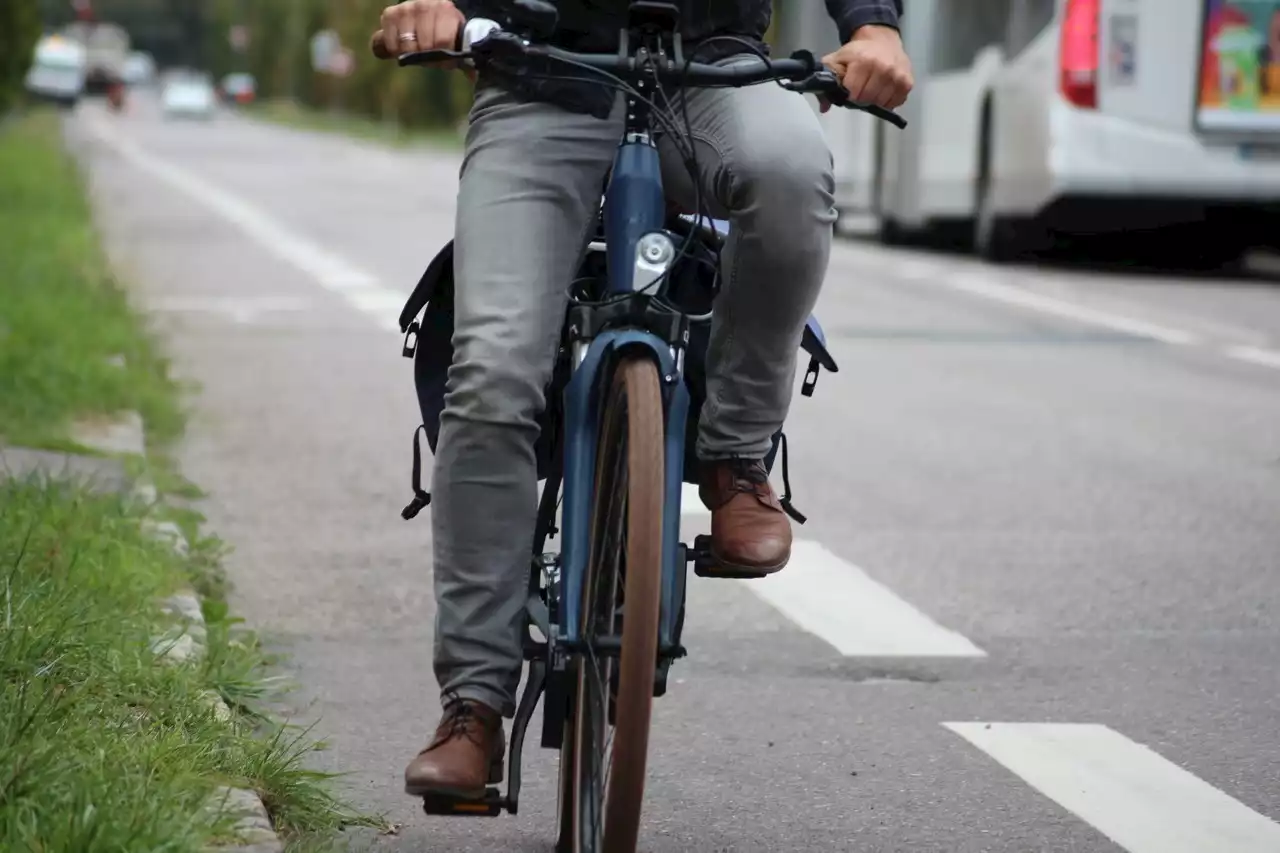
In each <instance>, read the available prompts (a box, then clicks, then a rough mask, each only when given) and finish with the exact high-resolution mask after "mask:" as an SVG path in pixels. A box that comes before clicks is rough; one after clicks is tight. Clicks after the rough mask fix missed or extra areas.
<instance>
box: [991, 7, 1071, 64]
mask: <svg viewBox="0 0 1280 853" xmlns="http://www.w3.org/2000/svg"><path fill="white" fill-rule="evenodd" d="M1057 5H1058V4H1057V0H1014V2H1013V8H1012V10H1010V11H1011V13H1010V15H1009V28H1008V29H1007V30H1006V32H1005V37H1004V55H1005V57H1006V58H1009V59H1012V58H1013V57H1015V56H1017V55H1018V54H1019V53H1022V51H1024V50H1026V49H1027V46H1028V45H1030V44H1031V42H1033V41H1035V40H1036V37H1037V36H1039V35H1040V34H1041V33H1042V32H1044V30H1045V27H1047V26H1049V24H1051V23H1052V22H1053V17H1054V13H1055V12H1056V11H1057Z"/></svg>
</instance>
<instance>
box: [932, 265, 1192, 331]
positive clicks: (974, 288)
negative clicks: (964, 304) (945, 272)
mask: <svg viewBox="0 0 1280 853" xmlns="http://www.w3.org/2000/svg"><path fill="white" fill-rule="evenodd" d="M937 281H938V282H939V283H940V284H942V285H944V286H946V287H949V288H951V289H952V290H959V291H962V292H964V293H970V294H973V295H974V296H980V297H982V298H984V299H991V300H995V301H997V302H1003V303H1005V304H1008V305H1017V306H1019V307H1023V308H1030V309H1032V310H1034V311H1039V312H1041V313H1042V314H1052V315H1054V316H1056V317H1062V318H1064V319H1067V320H1074V321H1076V322H1080V323H1088V324H1089V325H1093V326H1101V327H1103V328H1106V329H1112V330H1114V331H1118V332H1124V333H1125V334H1130V335H1134V336H1136V337H1140V338H1151V339H1152V340H1157V341H1162V342H1164V343H1167V344H1175V345H1179V346H1192V345H1196V344H1199V343H1200V342H1201V339H1200V338H1199V337H1198V336H1196V335H1194V334H1192V333H1191V332H1188V331H1186V330H1184V329H1175V328H1172V327H1170V326H1162V325H1160V324H1158V323H1151V322H1148V321H1146V320H1138V319H1136V318H1133V317H1125V316H1122V315H1120V314H1113V313H1111V312H1110V311H1102V310H1099V309H1097V308H1089V307H1088V306H1085V305H1080V304H1077V303H1074V302H1068V301H1066V300H1062V299H1057V298H1055V297H1052V296H1045V295H1044V294H1042V293H1035V292H1033V291H1030V290H1027V289H1025V288H1020V287H1014V286H1012V285H1008V284H1000V283H999V282H996V281H991V280H990V279H988V278H986V277H984V276H980V275H976V274H973V273H958V274H953V275H950V276H946V277H945V278H941V279H937Z"/></svg>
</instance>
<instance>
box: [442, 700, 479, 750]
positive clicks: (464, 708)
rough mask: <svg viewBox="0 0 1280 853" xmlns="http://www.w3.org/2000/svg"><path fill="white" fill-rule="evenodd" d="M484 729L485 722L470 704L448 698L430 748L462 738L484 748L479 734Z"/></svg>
mask: <svg viewBox="0 0 1280 853" xmlns="http://www.w3.org/2000/svg"><path fill="white" fill-rule="evenodd" d="M485 727H486V723H485V721H484V720H483V719H482V718H481V717H480V715H479V714H477V713H476V709H475V708H474V707H473V706H472V705H471V703H470V702H464V701H462V700H461V699H459V698H457V697H450V698H449V701H448V702H447V703H446V705H445V711H444V717H443V718H442V719H441V720H440V727H439V728H438V729H437V730H436V738H435V742H434V743H433V744H432V746H433V747H434V746H440V745H441V744H443V743H446V742H447V741H451V740H454V739H455V738H460V737H464V738H466V739H467V740H469V741H471V742H472V743H474V744H475V745H476V746H484V742H483V741H482V740H481V739H480V732H483V731H484V729H485Z"/></svg>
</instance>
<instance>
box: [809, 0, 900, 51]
mask: <svg viewBox="0 0 1280 853" xmlns="http://www.w3.org/2000/svg"><path fill="white" fill-rule="evenodd" d="M826 2H827V12H828V14H830V15H831V18H832V20H834V21H835V22H836V25H837V26H838V27H839V28H840V41H841V43H844V42H848V41H849V39H850V38H852V37H853V33H854V31H855V30H857V29H858V28H859V27H865V26H867V25H868V24H879V25H881V26H887V27H894V28H896V27H897V26H898V20H899V19H900V18H901V17H902V2H903V0H826Z"/></svg>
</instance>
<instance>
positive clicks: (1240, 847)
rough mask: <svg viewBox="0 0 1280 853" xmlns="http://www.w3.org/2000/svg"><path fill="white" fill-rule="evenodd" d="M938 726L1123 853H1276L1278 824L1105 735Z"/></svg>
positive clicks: (1037, 727)
mask: <svg viewBox="0 0 1280 853" xmlns="http://www.w3.org/2000/svg"><path fill="white" fill-rule="evenodd" d="M943 725H945V726H946V727H947V728H949V729H951V730H952V731H954V732H955V733H956V734H958V735H960V736H961V737H963V738H965V739H966V740H967V741H969V742H970V743H971V744H973V745H974V746H976V747H977V748H978V749H981V750H982V751H983V752H985V753H987V754H988V755H989V756H991V757H992V758H994V759H995V760H996V761H998V762H1000V763H1001V764H1003V765H1004V766H1005V767H1006V768H1007V769H1009V770H1011V771H1013V772H1014V773H1015V774H1017V775H1018V776H1020V777H1021V778H1022V779H1023V780H1024V781H1025V782H1027V783H1028V784H1029V785H1031V786H1032V787H1033V788H1035V789H1036V790H1038V791H1039V792H1040V793H1042V794H1044V795H1045V796H1047V797H1049V798H1050V799H1051V800H1053V801H1054V802H1056V803H1057V804H1058V805H1060V806H1062V807H1063V808H1065V809H1067V810H1068V811H1070V812H1072V813H1073V814H1075V815H1076V816H1077V817H1079V818H1081V819H1082V820H1084V821H1085V822H1087V823H1088V824H1090V825H1091V826H1093V827H1094V828H1095V829H1097V830H1098V831H1099V832H1101V833H1102V834H1103V835H1105V836H1107V837H1108V838H1110V839H1111V840H1112V841H1114V842H1115V843H1116V844H1118V845H1120V846H1121V847H1123V848H1124V849H1125V850H1128V851H1129V853H1217V851H1221V853H1227V851H1230V853H1276V851H1277V850H1280V824H1277V823H1276V822H1275V821H1272V820H1269V819H1268V818H1266V817H1264V816H1262V815H1260V814H1258V813H1257V812H1255V811H1253V810H1252V809H1250V808H1249V807H1248V806H1246V805H1244V804H1243V803H1241V802H1239V801H1238V800H1235V799H1232V798H1231V797H1229V796H1227V795H1226V794H1224V793H1223V792H1222V791H1219V790H1218V789H1217V788H1214V787H1213V786H1211V785H1209V784H1208V783H1206V782H1204V781H1203V780H1201V779H1199V778H1197V777H1196V776H1194V775H1192V774H1191V773H1188V772H1187V771H1186V770H1183V769H1182V768H1181V767H1178V766H1177V765H1176V764H1173V763H1172V762H1170V761H1168V760H1166V759H1164V758H1162V757H1161V756H1160V755H1158V754H1157V753H1155V752H1154V751H1152V750H1151V749H1149V748H1148V747H1146V746H1143V745H1142V744H1138V743H1134V742H1133V741H1131V740H1129V739H1128V738H1126V737H1125V736H1124V735H1121V734H1120V733H1118V732H1116V731H1113V730H1112V729H1109V728H1107V727H1106V726H1101V725H1088V724H1065V723H944V724H943Z"/></svg>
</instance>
